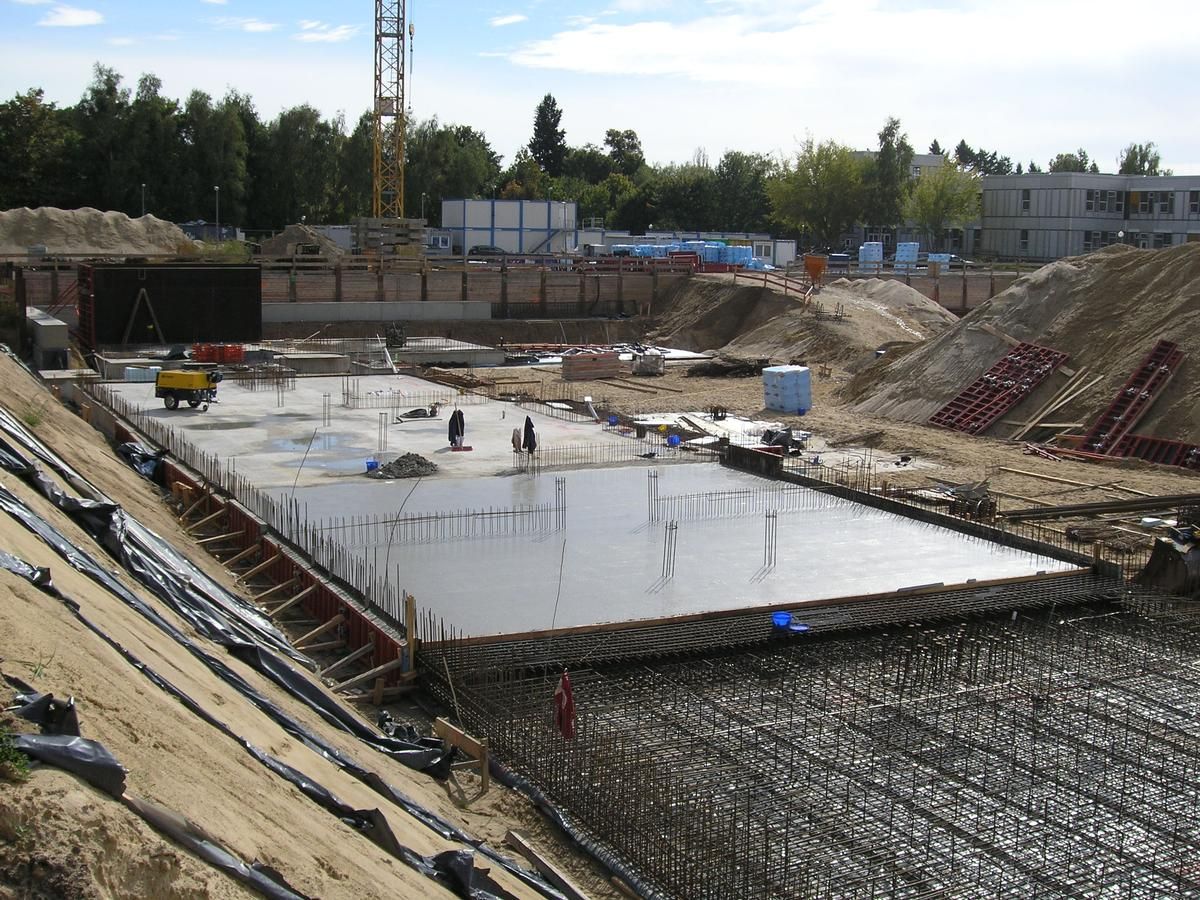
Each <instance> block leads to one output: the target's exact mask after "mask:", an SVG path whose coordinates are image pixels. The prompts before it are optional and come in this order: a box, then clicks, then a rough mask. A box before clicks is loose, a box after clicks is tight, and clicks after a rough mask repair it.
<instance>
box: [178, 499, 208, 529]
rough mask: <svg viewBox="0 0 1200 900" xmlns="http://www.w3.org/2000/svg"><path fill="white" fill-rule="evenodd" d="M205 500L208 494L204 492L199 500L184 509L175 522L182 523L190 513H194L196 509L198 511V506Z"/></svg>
mask: <svg viewBox="0 0 1200 900" xmlns="http://www.w3.org/2000/svg"><path fill="white" fill-rule="evenodd" d="M207 499H208V493H207V492H206V493H204V494H203V495H202V496H201V497H200V499H199V500H197V501H196V502H195V503H193V504H192V505H191V506H189V507H188V508H187V509H185V510H184V511H183V512H182V513H181V514H180V516H179V518H178V519H176V521H177V522H182V521H183V520H184V519H186V518H187V517H188V516H190V515H191V514H192V513H194V512H195V511H196V510H197V509H199V508H200V504H202V503H203V502H204V501H205V500H207Z"/></svg>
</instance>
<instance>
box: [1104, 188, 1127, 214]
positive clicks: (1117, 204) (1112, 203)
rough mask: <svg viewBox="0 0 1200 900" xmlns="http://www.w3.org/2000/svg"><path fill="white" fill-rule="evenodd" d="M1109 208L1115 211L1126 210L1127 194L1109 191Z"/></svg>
mask: <svg viewBox="0 0 1200 900" xmlns="http://www.w3.org/2000/svg"><path fill="white" fill-rule="evenodd" d="M1108 208H1109V209H1111V210H1112V211H1113V212H1124V210H1125V195H1124V194H1123V193H1121V192H1120V191H1109V192H1108Z"/></svg>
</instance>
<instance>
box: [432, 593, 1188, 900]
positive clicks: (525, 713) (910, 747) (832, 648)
mask: <svg viewBox="0 0 1200 900" xmlns="http://www.w3.org/2000/svg"><path fill="white" fill-rule="evenodd" d="M1198 626H1200V604H1197V603H1195V602H1188V601H1180V600H1173V599H1167V598H1162V597H1158V596H1155V595H1153V594H1148V593H1140V592H1135V593H1130V592H1128V591H1125V592H1123V593H1122V597H1121V599H1119V600H1112V599H1108V600H1096V601H1093V602H1090V603H1085V604H1074V605H1062V604H1055V605H1051V606H1043V607H1039V608H1027V609H1026V610H1024V611H1022V612H1017V613H1015V614H1013V613H1010V612H1004V613H1003V614H993V615H990V616H980V617H976V618H971V619H959V620H957V621H952V622H948V623H946V624H943V625H937V626H934V625H930V624H919V625H907V626H892V627H890V628H889V629H888V630H886V631H885V630H882V629H874V630H858V631H854V632H847V633H843V634H831V635H828V636H826V637H824V638H821V637H817V638H815V639H808V638H806V639H805V640H803V641H797V642H791V643H785V644H782V645H775V646H770V647H759V648H757V649H749V650H743V651H740V652H728V651H727V652H724V653H720V654H718V655H710V656H708V657H707V658H698V657H693V658H688V659H682V660H675V661H662V662H655V663H650V664H647V663H627V664H617V665H611V666H606V667H600V666H596V667H591V668H588V667H586V666H584V667H579V668H573V669H572V671H571V678H572V682H573V685H574V694H575V703H576V708H577V710H578V723H577V733H576V737H575V738H574V739H573V740H570V741H567V740H564V739H563V738H562V737H561V736H559V735H558V733H557V732H555V731H554V730H553V728H552V725H551V711H552V702H551V701H552V696H553V692H554V688H555V686H556V684H557V682H558V678H559V671H560V670H559V669H558V668H557V667H551V666H546V667H542V668H530V667H524V668H503V667H496V666H494V665H492V663H494V661H495V660H494V658H493V657H492V656H491V655H485V656H483V657H481V659H482V660H484V662H485V665H483V666H476V665H471V664H470V661H471V656H470V654H468V653H466V652H465V651H461V649H460V652H459V653H457V654H455V653H451V652H447V653H446V655H445V657H444V660H445V668H446V669H449V671H450V672H451V677H452V678H453V680H454V690H453V692H451V691H450V690H449V689H448V687H447V685H446V684H445V683H444V682H440V681H438V680H437V679H436V678H432V677H431V678H430V686H431V688H432V689H433V690H434V692H435V693H436V694H438V696H439V697H441V698H442V699H443V700H444V701H445V702H446V704H447V705H448V706H451V704H453V706H451V708H456V709H457V711H458V715H459V716H460V718H461V719H462V720H463V722H464V724H465V725H466V727H468V728H469V729H470V730H471V731H473V732H475V733H478V734H480V735H481V736H487V737H488V739H489V741H490V745H491V747H492V749H493V751H494V752H496V753H497V754H499V757H500V758H501V759H504V760H505V761H506V762H507V763H508V764H510V765H511V766H513V767H514V768H515V769H517V770H518V771H519V772H521V773H522V774H524V775H525V776H526V777H527V778H529V779H530V780H531V781H533V782H534V783H536V784H537V785H538V786H539V787H540V788H542V790H544V791H545V792H546V793H547V794H548V795H549V796H550V797H551V798H552V799H553V800H554V801H555V802H557V803H558V804H560V806H561V808H562V809H563V811H564V812H565V813H566V814H567V816H568V818H569V819H570V820H572V822H573V823H575V824H577V825H578V826H580V827H581V828H582V829H583V830H584V831H586V832H587V833H588V834H589V835H590V836H591V837H592V838H593V839H594V840H596V841H597V843H598V844H599V845H600V846H602V847H604V848H606V849H607V850H609V851H610V852H613V853H615V854H616V855H617V856H618V857H620V858H621V859H623V860H624V861H626V862H627V863H628V864H629V865H630V866H631V867H632V868H633V869H634V870H635V871H637V872H638V873H639V875H640V876H642V877H643V878H644V879H645V881H646V883H647V884H649V885H651V886H652V888H653V890H654V891H656V892H657V893H658V895H660V896H663V897H686V898H707V897H713V898H718V897H720V898H725V897H780V898H784V897H787V898H792V897H934V896H939V897H942V896H944V897H1035V896H1036V897H1097V896H1114V897H1130V898H1151V897H1165V896H1198V895H1200V627H1198ZM449 646H450V645H449V644H447V645H446V648H447V649H448V648H449ZM426 652H427V653H430V654H431V655H432V656H433V658H434V659H436V660H437V663H438V664H437V665H436V666H431V667H430V670H431V671H432V672H438V671H439V670H444V669H443V660H442V659H439V658H438V657H441V655H442V654H441V653H438V652H437V651H436V650H427V651H426ZM455 666H457V667H455ZM452 694H453V696H452Z"/></svg>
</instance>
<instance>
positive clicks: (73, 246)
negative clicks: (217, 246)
mask: <svg viewBox="0 0 1200 900" xmlns="http://www.w3.org/2000/svg"><path fill="white" fill-rule="evenodd" d="M39 245H42V246H45V248H46V252H47V253H48V254H51V255H63V256H89V255H96V254H103V255H116V256H149V255H154V254H162V253H179V252H187V251H189V250H190V249H191V248H192V246H193V245H192V241H191V238H189V237H188V236H187V235H186V234H184V233H183V232H182V231H181V230H180V229H179V227H178V226H177V225H175V224H174V223H172V222H165V221H163V220H162V219H156V218H155V217H154V216H142V217H141V218H140V219H131V218H129V216H127V215H125V213H121V212H111V211H110V212H101V211H100V210H98V209H92V208H91V207H87V206H85V207H84V208H83V209H56V208H55V207H53V206H41V207H38V208H37V209H29V208H27V207H26V208H22V209H10V210H7V211H4V212H0V254H9V255H13V254H21V255H24V254H25V253H27V252H28V251H29V248H30V247H36V246H39Z"/></svg>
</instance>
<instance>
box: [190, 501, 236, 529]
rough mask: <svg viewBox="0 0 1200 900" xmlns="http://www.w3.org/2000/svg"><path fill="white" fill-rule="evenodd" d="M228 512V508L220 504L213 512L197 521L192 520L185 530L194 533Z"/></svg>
mask: <svg viewBox="0 0 1200 900" xmlns="http://www.w3.org/2000/svg"><path fill="white" fill-rule="evenodd" d="M228 512H229V510H228V509H226V508H225V507H224V506H222V507H221V508H220V509H218V510H217V511H216V512H215V513H210V514H209V515H207V516H205V517H204V518H203V519H201V520H200V521H199V522H193V523H192V524H191V525H189V526H188V527H187V528H186V529H185V530H186V531H187V533H188V534H195V533H196V532H197V531H198V530H199V529H201V528H203V527H204V526H205V525H207V524H208V523H209V522H215V521H216V520H217V519H219V518H220V517H221V516H223V515H225V514H227V513H228Z"/></svg>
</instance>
